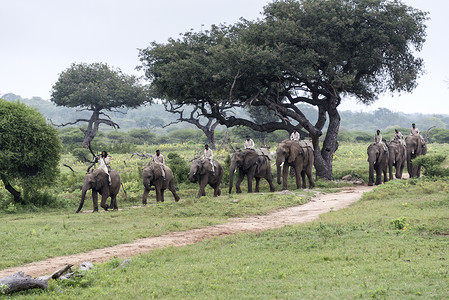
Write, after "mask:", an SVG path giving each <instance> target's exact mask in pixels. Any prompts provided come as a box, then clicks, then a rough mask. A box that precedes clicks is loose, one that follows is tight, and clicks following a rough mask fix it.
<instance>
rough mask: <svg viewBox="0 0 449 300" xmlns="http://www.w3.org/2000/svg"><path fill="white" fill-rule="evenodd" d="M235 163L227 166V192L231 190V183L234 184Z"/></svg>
mask: <svg viewBox="0 0 449 300" xmlns="http://www.w3.org/2000/svg"><path fill="white" fill-rule="evenodd" d="M235 169H236V168H235V164H232V163H231V165H230V166H229V194H230V193H231V192H232V185H233V184H234V173H235Z"/></svg>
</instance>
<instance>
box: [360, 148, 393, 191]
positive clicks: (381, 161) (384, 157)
mask: <svg viewBox="0 0 449 300" xmlns="http://www.w3.org/2000/svg"><path fill="white" fill-rule="evenodd" d="M366 152H367V154H368V163H369V179H368V185H369V186H372V185H373V184H374V171H376V185H379V184H381V183H382V173H383V175H384V182H387V181H388V178H387V170H388V159H389V156H390V155H389V152H388V151H386V150H385V149H384V147H383V146H382V145H381V144H380V143H371V144H370V145H369V146H368V149H367V150H366Z"/></svg>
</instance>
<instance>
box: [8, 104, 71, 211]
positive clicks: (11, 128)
mask: <svg viewBox="0 0 449 300" xmlns="http://www.w3.org/2000/svg"><path fill="white" fill-rule="evenodd" d="M61 149H62V146H61V141H60V139H59V137H58V132H57V131H56V129H55V128H53V127H52V126H51V125H50V124H47V122H46V121H45V119H44V117H43V116H42V114H41V113H39V112H37V111H36V110H35V109H34V108H31V107H28V106H26V105H25V104H20V103H16V102H8V101H6V100H2V99H0V179H1V180H2V182H3V184H4V185H5V188H6V190H8V191H9V192H10V193H11V194H12V195H13V196H14V201H15V202H18V203H22V202H23V197H22V195H21V192H20V190H18V189H17V188H15V187H14V186H22V187H23V189H24V190H25V191H32V190H34V189H36V188H39V187H42V186H45V185H47V184H50V183H52V182H53V180H54V179H55V178H56V177H57V175H58V174H59V167H58V164H59V159H60V153H61Z"/></svg>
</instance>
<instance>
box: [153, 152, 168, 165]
mask: <svg viewBox="0 0 449 300" xmlns="http://www.w3.org/2000/svg"><path fill="white" fill-rule="evenodd" d="M152 158H153V162H155V163H160V164H163V165H165V159H164V156H163V155H162V154H159V156H157V155H153V156H152Z"/></svg>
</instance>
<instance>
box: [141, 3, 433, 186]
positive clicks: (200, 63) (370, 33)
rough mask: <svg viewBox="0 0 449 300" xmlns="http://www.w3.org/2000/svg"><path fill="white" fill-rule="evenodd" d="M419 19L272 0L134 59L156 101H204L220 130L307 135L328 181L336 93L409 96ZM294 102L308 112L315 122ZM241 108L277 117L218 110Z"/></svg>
mask: <svg viewBox="0 0 449 300" xmlns="http://www.w3.org/2000/svg"><path fill="white" fill-rule="evenodd" d="M426 18H427V17H426V13H424V12H421V11H419V10H417V9H414V8H412V7H409V6H406V5H404V4H403V3H401V2H400V1H387V0H303V1H297V0H283V1H274V2H272V3H270V4H268V5H267V6H266V7H265V8H264V12H263V18H262V19H260V20H256V21H247V20H242V21H241V22H239V23H237V24H235V25H232V26H224V25H222V26H212V28H211V29H210V30H208V31H202V32H199V33H194V32H188V33H186V34H184V35H183V36H182V37H181V38H180V39H178V40H173V39H171V40H169V41H168V43H166V44H156V43H153V44H152V45H151V46H150V47H149V48H147V49H143V50H141V51H140V57H141V61H142V64H143V67H144V68H145V71H146V76H147V78H148V79H149V80H150V81H151V89H152V91H153V92H154V93H155V95H157V96H159V97H160V98H162V99H167V100H169V101H172V102H175V103H178V104H186V103H189V104H191V103H193V104H195V105H207V106H208V107H209V108H210V109H209V111H208V112H206V113H204V115H205V116H211V117H214V118H216V119H218V120H219V121H220V123H221V124H224V125H227V126H237V125H244V126H249V127H251V128H252V129H254V130H257V131H266V132H271V131H274V130H278V129H283V130H287V131H289V132H290V131H292V130H293V129H294V128H296V129H300V130H303V131H305V132H307V133H308V135H310V136H311V137H312V140H313V143H314V146H315V167H316V170H317V175H318V176H320V177H324V178H328V179H331V178H332V158H333V155H334V152H335V151H336V150H337V148H338V143H337V135H338V131H339V127H340V115H339V112H338V106H339V105H340V103H341V101H342V100H343V99H344V97H352V98H355V99H357V100H358V101H360V102H362V103H365V104H369V103H372V102H373V101H375V100H376V99H377V97H378V95H379V94H381V93H384V92H411V91H412V90H413V89H414V88H415V86H416V79H417V77H418V76H419V75H420V73H421V72H422V68H423V61H422V59H420V58H416V57H415V53H416V52H415V51H420V50H421V47H422V45H423V43H424V41H425V28H426V26H425V24H424V23H425V21H426ZM300 103H306V104H308V105H312V106H314V107H316V108H317V111H318V120H317V121H316V123H315V124H312V123H311V122H310V121H309V120H308V119H307V118H306V117H305V115H304V114H303V113H302V111H301V109H300V108H299V106H298V104H300ZM250 106H265V107H267V108H268V109H270V110H272V111H273V112H274V113H275V114H276V115H277V116H278V117H279V121H272V120H271V121H267V122H265V123H263V124H259V123H256V122H254V121H252V120H249V119H248V118H239V117H235V116H233V115H230V114H224V113H222V112H221V111H223V109H227V108H232V107H245V108H248V107H250ZM220 110H221V111H220ZM326 121H328V129H327V131H326V135H325V137H324V139H323V142H322V143H319V138H320V136H321V135H322V134H323V127H324V125H325V123H326Z"/></svg>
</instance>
